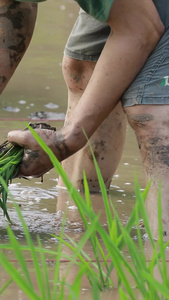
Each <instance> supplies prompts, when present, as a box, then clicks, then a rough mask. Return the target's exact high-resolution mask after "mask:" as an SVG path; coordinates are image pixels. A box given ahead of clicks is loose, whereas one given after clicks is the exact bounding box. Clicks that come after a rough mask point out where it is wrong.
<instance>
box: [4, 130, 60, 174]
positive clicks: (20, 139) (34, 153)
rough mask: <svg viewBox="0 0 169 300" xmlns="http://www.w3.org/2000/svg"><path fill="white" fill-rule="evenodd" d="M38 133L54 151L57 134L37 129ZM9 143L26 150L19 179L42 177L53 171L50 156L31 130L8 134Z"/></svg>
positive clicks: (15, 131)
mask: <svg viewBox="0 0 169 300" xmlns="http://www.w3.org/2000/svg"><path fill="white" fill-rule="evenodd" d="M36 132H37V133H38V135H39V136H40V137H41V138H42V139H43V140H44V142H45V143H46V144H47V145H48V146H49V147H50V148H51V149H52V150H54V144H55V143H54V141H55V138H56V137H55V133H56V132H55V131H53V130H48V129H37V130H36ZM8 141H9V142H11V143H13V144H18V145H20V146H21V147H23V148H24V149H25V151H24V156H23V160H22V163H21V165H20V170H19V173H18V177H22V176H33V177H40V176H42V175H43V174H44V173H46V172H47V171H49V170H50V169H52V167H53V165H52V163H51V161H50V159H49V156H48V155H47V154H46V153H45V152H44V150H43V149H42V148H41V146H40V145H39V144H38V142H37V141H36V140H35V138H34V137H33V135H32V133H31V132H30V131H29V130H14V131H10V132H9V133H8Z"/></svg>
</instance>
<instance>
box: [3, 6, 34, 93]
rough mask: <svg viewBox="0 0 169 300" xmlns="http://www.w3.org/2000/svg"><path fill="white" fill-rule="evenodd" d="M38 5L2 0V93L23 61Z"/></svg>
mask: <svg viewBox="0 0 169 300" xmlns="http://www.w3.org/2000/svg"><path fill="white" fill-rule="evenodd" d="M36 14H37V5H36V4H35V3H34V4H33V3H28V2H27V3H20V2H17V1H13V0H1V3H0V94H1V93H2V92H3V90H4V88H5V86H6V85H7V83H8V82H9V80H10V78H11V77H12V75H13V73H14V71H15V69H16V68H17V66H18V64H19V62H20V61H21V59H22V57H23V55H24V53H25V51H26V49H27V47H28V45H29V43H30V40H31V37H32V34H33V30H34V25H35V21H36Z"/></svg>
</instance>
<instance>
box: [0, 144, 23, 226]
mask: <svg viewBox="0 0 169 300" xmlns="http://www.w3.org/2000/svg"><path fill="white" fill-rule="evenodd" d="M23 152H24V149H23V148H22V147H20V146H19V145H12V144H11V143H9V142H8V141H6V142H4V143H3V144H1V145H0V177H1V178H2V180H3V181H4V182H5V183H6V185H7V186H8V183H9V182H11V181H12V179H13V178H14V177H15V176H16V175H17V174H18V170H19V163H20V162H21V160H22V157H23ZM0 195H1V199H0V207H1V208H2V210H3V212H4V216H6V218H7V219H8V221H9V222H11V220H10V217H9V215H8V212H7V206H6V202H7V196H8V189H6V188H5V187H4V185H3V184H2V182H1V184H0Z"/></svg>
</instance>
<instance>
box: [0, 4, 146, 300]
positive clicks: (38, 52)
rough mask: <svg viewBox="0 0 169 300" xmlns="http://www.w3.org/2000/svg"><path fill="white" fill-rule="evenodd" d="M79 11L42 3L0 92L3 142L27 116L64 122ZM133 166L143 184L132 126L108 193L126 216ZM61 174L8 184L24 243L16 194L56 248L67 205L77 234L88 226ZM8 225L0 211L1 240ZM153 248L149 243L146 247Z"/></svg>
mask: <svg viewBox="0 0 169 300" xmlns="http://www.w3.org/2000/svg"><path fill="white" fill-rule="evenodd" d="M77 13H78V6H77V5H76V4H75V3H74V1H72V0H70V1H69V0H62V1H61V0H57V1H55V0H50V1H47V2H46V3H42V4H41V5H39V15H38V20H37V26H36V30H35V34H34V37H33V40H32V43H31V45H30V47H29V50H28V52H27V53H26V55H25V57H24V59H23V61H22V62H21V64H20V66H19V68H18V70H17V71H16V73H15V75H14V76H13V78H12V80H11V81H10V84H9V85H8V87H7V88H6V90H5V92H4V93H3V95H2V96H1V102H0V111H1V113H0V120H1V122H0V130H1V136H0V142H3V141H4V140H5V139H6V135H7V132H8V131H9V130H11V129H18V128H20V129H22V128H24V127H25V120H27V121H28V120H29V119H34V118H37V116H39V117H47V119H50V121H48V123H50V124H51V125H53V126H57V128H60V127H61V126H62V124H63V119H64V116H65V111H66V105H67V90H66V87H65V84H64V80H63V77H62V73H61V62H62V55H63V49H64V45H65V42H66V39H67V37H68V34H69V32H70V28H71V27H72V25H73V23H74V20H75V18H76V16H77ZM53 120H57V121H53ZM134 172H136V173H137V177H138V181H139V184H140V187H141V188H144V173H143V170H142V166H141V162H140V157H139V152H138V148H137V144H136V140H135V136H134V134H133V132H132V130H131V129H130V128H129V127H128V129H127V139H126V145H125V150H124V154H123V157H122V160H121V163H120V165H119V167H118V169H117V172H116V174H115V175H114V177H113V179H112V184H111V190H110V192H109V197H110V198H111V199H112V201H113V203H114V205H115V208H116V210H117V212H118V213H119V215H120V217H121V218H122V219H123V220H127V218H128V216H129V214H130V212H131V209H132V207H133V205H134V203H135V196H134ZM57 178H58V175H57V173H56V171H55V170H51V171H50V172H48V173H47V174H46V175H45V176H44V182H43V183H41V182H40V180H39V179H31V181H27V180H24V179H22V180H18V179H17V180H14V181H13V183H12V184H11V185H10V187H9V189H10V193H11V195H12V196H10V195H9V197H8V212H9V215H10V217H11V219H12V221H13V222H14V225H13V226H12V228H13V230H14V231H15V233H16V238H17V239H18V240H19V241H20V242H21V243H23V244H24V243H25V239H24V234H23V230H22V227H21V225H20V221H19V220H18V216H17V213H16V211H15V209H14V208H13V204H12V197H13V198H14V199H15V200H16V202H17V203H18V204H19V205H20V208H21V211H22V214H23V216H24V219H25V221H26V223H27V226H28V228H29V231H30V232H31V235H32V238H33V239H34V241H35V244H36V235H37V234H39V235H40V238H41V242H42V245H43V247H44V248H46V249H53V250H55V249H57V240H56V239H55V238H54V237H52V236H51V235H50V234H59V231H60V228H61V225H62V211H64V210H65V208H66V207H67V209H68V216H67V222H66V232H67V233H68V234H69V235H71V236H72V237H73V238H74V239H75V240H78V239H80V237H81V236H82V234H83V226H82V223H81V220H80V217H79V215H78V211H77V209H76V207H75V206H74V203H72V201H71V200H70V199H69V196H68V194H67V192H66V191H62V190H60V191H59V190H58V189H57ZM91 197H92V202H93V207H94V209H95V211H96V212H101V221H102V224H103V225H106V218H105V211H104V208H103V203H102V199H101V195H95V194H93V195H92V196H91ZM6 225H7V223H6V222H5V220H4V218H3V214H2V211H0V241H1V243H6V242H7V241H8V236H7V233H6ZM147 243H148V242H147ZM148 248H149V246H148V244H147V248H146V249H147V251H148ZM86 250H87V252H88V253H89V254H91V248H90V245H89V244H87V245H86ZM65 251H66V250H65ZM4 252H5V254H6V255H8V257H9V259H13V258H14V256H13V254H12V252H11V251H4ZM124 252H125V249H124ZM91 255H92V254H91ZM126 255H127V251H126ZM28 258H29V257H28ZM16 265H17V263H16ZM29 266H30V271H31V273H32V276H34V271H33V266H32V264H31V263H30V264H29ZM66 267H67V265H66V263H63V264H62V266H61V270H60V274H61V275H62V273H64V272H65V269H66ZM49 270H50V275H51V278H52V276H53V266H52V265H51V266H50V265H49ZM75 274H76V268H75V267H74V268H73V269H72V272H71V278H70V282H71V281H72V279H73V278H74V277H75ZM7 279H8V276H7V275H6V273H5V272H4V271H3V270H2V268H0V287H1V286H2V285H3V284H4V283H5V282H6V280H7ZM82 288H83V293H82V297H81V299H92V296H91V295H90V292H88V291H87V292H86V290H85V289H86V288H87V289H88V284H87V283H86V282H83V287H82ZM14 291H15V292H14ZM11 294H12V299H13V300H26V299H28V298H27V297H26V296H25V295H24V294H23V292H22V291H21V290H19V288H17V287H16V285H15V284H12V285H11V286H10V287H9V288H8V289H7V290H6V292H5V293H4V294H3V295H2V296H1V299H2V300H7V299H10V298H11ZM105 296H106V297H107V299H112V296H113V299H117V298H116V297H117V291H116V290H114V291H113V293H112V291H110V292H105V293H103V294H102V296H101V297H105ZM101 299H102V298H101ZM137 299H139V298H137Z"/></svg>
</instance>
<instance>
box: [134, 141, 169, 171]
mask: <svg viewBox="0 0 169 300" xmlns="http://www.w3.org/2000/svg"><path fill="white" fill-rule="evenodd" d="M145 147H146V153H147V155H146V157H145V158H144V160H143V161H145V160H146V159H148V160H149V161H150V164H152V161H154V164H155V165H156V164H157V163H160V162H162V163H163V164H165V165H166V166H167V167H169V145H163V139H162V138H158V137H154V138H151V139H149V140H148V142H146V141H145V140H144V139H143V140H142V141H141V140H139V148H140V149H142V148H143V149H144V148H145Z"/></svg>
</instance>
